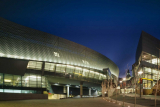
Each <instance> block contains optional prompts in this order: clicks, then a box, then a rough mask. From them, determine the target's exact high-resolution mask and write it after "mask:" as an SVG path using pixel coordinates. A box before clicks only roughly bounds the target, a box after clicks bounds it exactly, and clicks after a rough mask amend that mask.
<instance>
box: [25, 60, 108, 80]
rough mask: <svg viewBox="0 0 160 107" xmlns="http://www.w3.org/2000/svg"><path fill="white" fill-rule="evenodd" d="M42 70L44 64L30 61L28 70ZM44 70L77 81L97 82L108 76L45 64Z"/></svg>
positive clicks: (77, 68) (79, 68)
mask: <svg viewBox="0 0 160 107" xmlns="http://www.w3.org/2000/svg"><path fill="white" fill-rule="evenodd" d="M41 68H42V62H36V61H29V63H28V66H27V69H34V70H40V69H41ZM44 70H45V71H48V72H55V73H59V74H64V75H70V77H73V78H77V79H78V78H81V77H83V78H84V77H85V78H92V79H97V80H103V79H106V75H104V74H101V73H99V72H102V71H99V72H97V70H90V69H86V68H81V67H76V66H71V65H64V64H55V63H47V62H45V67H44Z"/></svg>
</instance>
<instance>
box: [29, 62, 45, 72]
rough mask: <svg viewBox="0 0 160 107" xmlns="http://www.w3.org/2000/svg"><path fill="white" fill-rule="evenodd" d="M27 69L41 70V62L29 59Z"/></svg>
mask: <svg viewBox="0 0 160 107" xmlns="http://www.w3.org/2000/svg"><path fill="white" fill-rule="evenodd" d="M27 69H36V70H41V69H42V62H36V61H29V62H28V66H27Z"/></svg>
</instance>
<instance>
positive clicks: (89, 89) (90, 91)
mask: <svg viewBox="0 0 160 107" xmlns="http://www.w3.org/2000/svg"><path fill="white" fill-rule="evenodd" d="M89 96H91V88H89Z"/></svg>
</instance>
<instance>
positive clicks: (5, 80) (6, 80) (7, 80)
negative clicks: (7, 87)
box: [4, 79, 12, 82]
mask: <svg viewBox="0 0 160 107" xmlns="http://www.w3.org/2000/svg"><path fill="white" fill-rule="evenodd" d="M11 81H12V80H9V79H4V82H11Z"/></svg>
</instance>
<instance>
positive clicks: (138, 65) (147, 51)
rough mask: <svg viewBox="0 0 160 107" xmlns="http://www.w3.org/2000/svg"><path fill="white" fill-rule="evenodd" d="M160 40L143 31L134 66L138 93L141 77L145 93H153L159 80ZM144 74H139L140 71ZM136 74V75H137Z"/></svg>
mask: <svg viewBox="0 0 160 107" xmlns="http://www.w3.org/2000/svg"><path fill="white" fill-rule="evenodd" d="M159 49H160V40H158V39H157V38H155V37H153V36H151V35H150V34H148V33H146V32H144V31H142V33H141V37H140V40H139V44H138V47H137V52H136V62H135V64H134V65H133V66H132V67H133V73H134V76H135V78H136V79H137V93H138V94H140V89H139V87H140V84H139V82H138V81H139V79H140V78H142V79H143V83H142V85H143V87H142V90H143V93H142V94H144V95H149V94H152V91H153V90H152V87H153V86H154V85H155V83H156V81H157V80H159V78H157V77H158V74H159V70H158V66H160V58H159V57H160V50H159ZM140 71H141V72H142V74H138V72H140ZM135 74H136V75H135Z"/></svg>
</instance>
